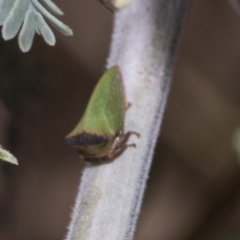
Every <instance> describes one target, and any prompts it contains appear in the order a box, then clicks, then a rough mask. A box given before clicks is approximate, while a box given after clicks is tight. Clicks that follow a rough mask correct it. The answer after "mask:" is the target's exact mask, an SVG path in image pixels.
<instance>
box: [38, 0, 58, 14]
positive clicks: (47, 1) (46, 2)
mask: <svg viewBox="0 0 240 240" xmlns="http://www.w3.org/2000/svg"><path fill="white" fill-rule="evenodd" d="M40 1H41V2H42V4H43V5H44V6H45V7H46V8H47V9H48V10H49V11H51V12H52V13H53V14H56V15H63V12H62V10H61V9H60V8H59V7H58V6H57V5H56V4H55V3H53V2H52V1H51V0H40Z"/></svg>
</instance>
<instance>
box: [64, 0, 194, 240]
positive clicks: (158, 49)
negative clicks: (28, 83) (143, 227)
mask: <svg viewBox="0 0 240 240" xmlns="http://www.w3.org/2000/svg"><path fill="white" fill-rule="evenodd" d="M189 5H190V0H132V2H131V3H130V5H128V6H127V7H125V8H123V9H120V10H119V11H117V12H116V13H115V23H114V30H113V37H112V43H111V49H110V55H109V58H108V61H107V67H110V66H112V65H118V66H119V68H120V70H121V73H122V76H123V81H124V84H125V89H126V97H127V101H128V102H130V103H131V104H132V105H131V107H130V108H129V110H128V111H127V112H126V119H125V131H128V130H133V131H136V132H139V133H140V134H141V137H140V139H137V138H136V137H134V136H133V137H131V139H130V140H129V143H136V144H137V148H136V149H134V148H129V149H127V150H126V151H125V152H124V153H123V154H122V155H121V156H120V157H119V158H117V159H115V160H114V161H113V162H111V163H108V164H102V165H99V166H94V165H92V164H86V167H85V169H84V171H83V175H82V178H81V185H80V187H79V192H78V194H77V198H76V203H75V206H74V210H73V214H72V221H71V224H70V226H69V231H68V234H67V237H66V240H80V239H81V240H96V239H101V240H102V239H104V240H130V239H132V238H133V234H134V231H135V226H136V221H137V218H138V215H139V210H140V206H141V202H142V198H143V193H144V190H145V185H146V181H147V177H148V172H149V169H150V165H151V162H152V157H153V151H154V147H155V144H156V140H157V138H158V135H159V129H160V125H161V122H162V117H163V113H164V108H165V103H166V99H167V95H168V91H169V86H170V82H171V75H172V70H173V64H174V58H175V53H176V47H177V44H178V40H179V36H180V33H181V29H182V25H183V22H184V19H185V16H186V14H187V12H188V9H189Z"/></svg>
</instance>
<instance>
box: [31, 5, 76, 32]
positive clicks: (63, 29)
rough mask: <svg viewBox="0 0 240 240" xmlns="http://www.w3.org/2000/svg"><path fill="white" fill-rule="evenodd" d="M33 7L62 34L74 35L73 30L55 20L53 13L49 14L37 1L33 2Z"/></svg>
mask: <svg viewBox="0 0 240 240" xmlns="http://www.w3.org/2000/svg"><path fill="white" fill-rule="evenodd" d="M31 1H32V4H33V6H34V7H35V8H36V10H38V11H39V12H40V13H41V14H42V15H43V16H44V17H45V18H46V19H47V20H49V22H50V23H51V24H52V25H53V26H54V27H55V28H57V29H58V31H60V32H61V33H63V34H65V35H67V36H71V35H73V32H72V29H71V28H69V27H68V26H67V25H65V24H64V23H62V22H61V21H59V20H58V19H57V18H55V17H54V16H53V15H52V14H51V13H49V12H48V11H47V10H46V9H45V8H44V7H43V6H42V5H41V4H40V3H39V2H38V1H37V0H31Z"/></svg>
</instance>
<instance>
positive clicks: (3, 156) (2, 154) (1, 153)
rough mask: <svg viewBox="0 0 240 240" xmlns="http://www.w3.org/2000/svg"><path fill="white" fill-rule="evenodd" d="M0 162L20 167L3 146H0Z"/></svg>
mask: <svg viewBox="0 0 240 240" xmlns="http://www.w3.org/2000/svg"><path fill="white" fill-rule="evenodd" d="M0 160H3V161H6V162H10V163H13V164H16V165H18V162H17V159H16V158H15V157H14V156H13V155H12V154H11V153H10V152H8V151H7V150H6V149H4V148H3V147H2V146H0Z"/></svg>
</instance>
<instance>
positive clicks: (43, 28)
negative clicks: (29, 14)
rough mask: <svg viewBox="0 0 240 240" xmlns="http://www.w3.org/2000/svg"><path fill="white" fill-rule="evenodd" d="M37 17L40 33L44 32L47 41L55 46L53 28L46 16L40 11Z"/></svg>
mask: <svg viewBox="0 0 240 240" xmlns="http://www.w3.org/2000/svg"><path fill="white" fill-rule="evenodd" d="M36 17H37V19H36V20H37V29H38V31H39V33H41V34H42V36H43V38H44V40H45V42H47V43H48V44H49V45H51V46H53V45H54V44H55V42H56V39H55V36H54V34H53V32H52V30H51V28H50V27H49V26H48V25H47V23H46V22H45V20H44V18H43V17H42V15H41V14H40V13H36Z"/></svg>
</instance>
